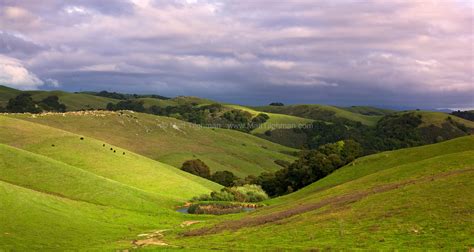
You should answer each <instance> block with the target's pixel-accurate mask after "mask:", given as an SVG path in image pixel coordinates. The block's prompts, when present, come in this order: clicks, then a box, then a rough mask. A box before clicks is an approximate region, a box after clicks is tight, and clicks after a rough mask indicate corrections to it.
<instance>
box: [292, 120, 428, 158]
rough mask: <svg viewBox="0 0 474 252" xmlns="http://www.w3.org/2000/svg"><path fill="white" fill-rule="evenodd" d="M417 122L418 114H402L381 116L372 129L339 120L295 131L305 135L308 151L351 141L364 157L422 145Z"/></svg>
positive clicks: (420, 121)
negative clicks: (347, 140) (361, 150)
mask: <svg viewBox="0 0 474 252" xmlns="http://www.w3.org/2000/svg"><path fill="white" fill-rule="evenodd" d="M421 123H422V120H421V115H419V114H415V113H403V114H390V115H387V116H384V117H382V119H380V121H379V122H378V123H377V125H376V126H375V127H369V126H365V125H363V124H361V123H359V122H353V121H349V120H344V119H341V120H337V121H333V122H332V123H326V122H314V123H313V124H312V127H307V128H305V129H298V130H302V131H303V132H304V133H306V135H307V136H308V140H307V144H308V148H310V149H316V148H318V147H319V146H321V145H324V144H328V143H334V142H337V141H340V140H346V139H353V140H355V141H357V142H358V143H360V144H361V146H362V148H363V154H364V155H367V154H372V153H376V152H380V151H385V150H395V149H400V148H406V147H411V146H418V145H421V144H424V143H425V142H424V140H423V138H422V136H421V134H420V130H419V128H418V126H419V125H420V124H421Z"/></svg>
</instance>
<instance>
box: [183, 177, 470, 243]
mask: <svg viewBox="0 0 474 252" xmlns="http://www.w3.org/2000/svg"><path fill="white" fill-rule="evenodd" d="M473 171H474V168H469V169H463V170H455V171H449V172H445V173H439V174H436V175H432V176H427V177H423V178H419V179H412V180H407V181H401V182H398V183H394V184H388V185H382V186H376V187H373V188H371V189H369V190H366V191H360V192H355V193H350V194H344V195H340V196H336V197H330V198H326V199H323V200H321V201H319V202H315V203H309V204H303V205H299V206H296V207H295V208H292V209H288V210H285V211H280V212H276V213H271V214H268V215H264V216H257V217H244V218H243V219H240V220H234V221H225V222H221V223H219V224H216V225H215V226H212V227H207V228H201V229H196V230H191V231H188V232H186V233H184V235H185V236H200V235H208V234H216V233H220V232H222V231H224V230H231V231H235V230H238V229H240V228H245V227H253V226H258V225H263V224H266V223H271V222H276V221H280V220H283V219H286V218H290V217H292V216H295V215H298V214H303V213H305V212H309V211H313V210H316V209H319V208H322V207H325V206H333V207H341V206H344V205H347V204H351V203H354V202H356V201H359V200H361V199H363V198H365V197H367V196H369V195H372V194H377V193H383V192H387V191H391V190H395V189H398V188H401V187H404V186H408V185H413V184H416V183H422V182H427V181H433V180H435V179H439V178H443V177H447V176H452V175H456V174H460V173H465V172H473Z"/></svg>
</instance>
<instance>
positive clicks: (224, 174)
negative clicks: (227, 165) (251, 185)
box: [211, 171, 238, 186]
mask: <svg viewBox="0 0 474 252" xmlns="http://www.w3.org/2000/svg"><path fill="white" fill-rule="evenodd" d="M236 179H238V177H237V176H235V175H234V174H233V173H232V172H230V171H216V172H215V173H213V174H212V175H211V180H212V181H214V182H216V183H218V184H221V185H223V186H233V185H234V180H236Z"/></svg>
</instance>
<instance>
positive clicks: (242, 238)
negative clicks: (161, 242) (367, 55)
mask: <svg viewBox="0 0 474 252" xmlns="http://www.w3.org/2000/svg"><path fill="white" fill-rule="evenodd" d="M473 179H474V137H472V136H469V137H463V138H458V139H454V140H450V141H447V142H443V143H440V144H435V145H429V146H423V147H417V148H410V149H403V150H398V151H392V152H384V153H380V154H375V155H371V156H367V157H363V158H360V159H357V160H356V161H354V162H353V163H351V164H349V165H347V166H345V167H343V168H341V169H339V170H337V171H336V172H334V173H333V174H331V175H329V176H328V177H326V178H324V179H322V180H319V181H317V182H315V183H314V184H312V185H310V186H308V187H307V188H304V189H302V190H300V191H298V192H296V193H293V194H289V195H287V196H284V197H280V198H276V199H273V200H270V201H268V202H267V203H268V204H270V206H268V207H264V208H262V209H260V210H257V211H256V212H254V213H251V214H248V215H246V216H244V217H239V218H236V217H233V218H229V220H227V221H221V222H216V223H213V224H210V225H206V226H201V227H197V228H192V229H191V231H188V232H187V234H188V235H189V236H182V235H176V234H178V233H180V232H183V231H176V233H175V234H174V235H169V236H168V237H167V240H168V241H169V242H170V243H173V244H179V245H181V246H187V247H189V248H193V249H201V248H203V249H205V248H213V249H225V248H229V247H232V248H234V249H236V250H239V249H242V250H262V249H269V250H287V249H292V250H293V249H301V250H307V249H321V250H323V249H335V250H340V249H348V248H351V249H371V250H379V249H382V250H387V249H388V250H390V249H401V248H403V249H408V250H411V249H416V250H467V249H469V248H472V247H473V246H474V235H473V234H474V229H473V224H474V223H473V220H474V218H473V214H474V213H473V212H472V209H474V184H473V183H472V181H473Z"/></svg>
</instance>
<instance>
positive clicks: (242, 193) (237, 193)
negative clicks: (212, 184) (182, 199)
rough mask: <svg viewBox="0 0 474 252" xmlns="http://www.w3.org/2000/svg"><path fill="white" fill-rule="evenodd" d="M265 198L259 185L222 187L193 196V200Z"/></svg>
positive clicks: (261, 199)
mask: <svg viewBox="0 0 474 252" xmlns="http://www.w3.org/2000/svg"><path fill="white" fill-rule="evenodd" d="M266 199H268V195H267V193H266V192H265V191H264V190H263V189H262V188H261V187H260V186H259V185H243V186H234V187H224V188H222V189H221V190H220V191H218V192H215V191H214V192H211V193H210V194H204V195H201V196H199V197H195V198H193V201H238V202H260V201H263V200H266Z"/></svg>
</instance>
